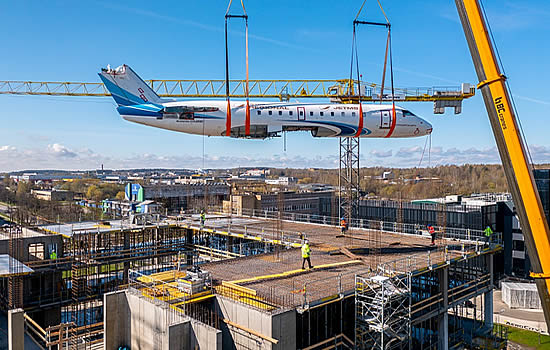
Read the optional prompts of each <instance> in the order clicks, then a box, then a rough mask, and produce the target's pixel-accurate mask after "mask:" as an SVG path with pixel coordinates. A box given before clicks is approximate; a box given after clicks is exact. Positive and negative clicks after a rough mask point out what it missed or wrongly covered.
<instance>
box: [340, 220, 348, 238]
mask: <svg viewBox="0 0 550 350" xmlns="http://www.w3.org/2000/svg"><path fill="white" fill-rule="evenodd" d="M340 229H341V230H342V231H341V232H342V234H344V233H345V232H346V231H347V230H348V223H347V221H346V219H345V218H344V217H343V216H342V220H340Z"/></svg>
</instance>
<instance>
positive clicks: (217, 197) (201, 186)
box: [124, 183, 229, 211]
mask: <svg viewBox="0 0 550 350" xmlns="http://www.w3.org/2000/svg"><path fill="white" fill-rule="evenodd" d="M124 193H125V199H126V200H127V201H132V202H136V201H137V202H143V201H146V200H153V201H155V202H157V203H160V204H162V205H163V207H164V208H166V209H168V210H169V211H180V210H186V209H188V207H190V206H191V204H193V203H195V202H197V201H204V198H207V199H208V201H210V203H208V205H216V204H217V205H220V204H221V203H222V201H223V200H224V199H227V198H228V196H229V186H228V185H226V184H223V183H193V184H178V185H141V184H139V183H129V184H127V185H126V188H125V192H124ZM203 205H205V203H203Z"/></svg>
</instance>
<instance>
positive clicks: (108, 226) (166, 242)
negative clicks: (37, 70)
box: [0, 0, 550, 350]
mask: <svg viewBox="0 0 550 350" xmlns="http://www.w3.org/2000/svg"><path fill="white" fill-rule="evenodd" d="M365 2H366V0H365V1H364V2H363V4H362V5H361V8H360V9H359V12H358V13H357V15H356V16H355V18H354V21H353V41H352V59H351V71H350V77H349V79H347V78H346V79H335V80H249V79H248V38H249V37H248V14H247V12H246V10H245V7H244V3H243V2H242V1H241V2H240V5H241V7H242V11H240V9H239V11H238V12H234V11H235V9H234V8H233V9H232V8H231V3H232V2H231V1H230V2H229V6H228V8H227V12H226V14H225V17H224V19H225V64H226V65H225V80H148V81H145V82H144V81H143V80H141V78H139V77H137V75H135V72H133V71H132V70H131V68H129V67H128V66H126V65H123V66H121V67H119V68H116V69H111V68H110V66H108V68H106V69H103V70H102V71H101V73H100V74H99V75H100V77H101V79H102V81H103V83H77V82H74V83H71V82H60V83H51V82H32V81H0V93H2V94H10V95H47V96H66V97H68V96H81V97H86V96H88V97H101V96H113V98H114V99H115V101H116V103H117V105H118V107H117V111H118V112H119V113H120V115H122V116H123V118H124V119H128V118H130V117H128V114H123V113H134V112H135V110H139V113H141V115H143V114H146V115H147V116H148V117H153V118H149V119H150V120H154V122H153V123H157V124H158V123H160V122H161V121H163V119H170V118H171V119H174V120H176V119H177V121H178V122H181V125H183V123H184V122H186V123H187V122H189V121H193V122H195V117H197V118H199V117H200V118H204V120H202V121H201V122H200V123H202V124H201V125H202V136H203V158H202V162H203V168H204V157H205V156H204V136H205V135H206V136H212V135H214V136H220V135H221V136H227V137H238V138H245V139H253V138H271V137H279V136H281V135H282V134H284V133H285V132H287V131H308V132H311V134H312V135H313V136H314V137H325V136H326V137H339V144H338V145H339V148H338V170H339V171H338V186H335V189H334V191H332V190H327V189H326V188H324V187H323V189H322V190H319V189H317V190H314V189H311V190H309V191H305V190H304V191H290V190H288V188H289V183H293V182H298V180H297V179H291V178H289V177H283V176H281V177H279V179H268V181H259V180H258V179H257V178H256V179H255V180H250V179H249V178H246V177H244V178H240V177H239V176H240V175H237V176H236V177H229V176H226V177H224V178H223V181H219V182H216V181H218V180H216V181H214V179H210V178H209V179H207V178H206V175H204V174H201V178H200V179H199V178H192V176H190V178H189V179H181V178H178V179H177V180H179V181H184V180H185V181H188V182H179V183H178V185H176V184H175V183H169V182H170V181H172V180H167V179H165V180H166V182H161V180H162V179H161V180H159V179H155V183H154V185H153V184H152V182H151V183H150V184H148V183H146V181H145V180H144V179H139V181H140V182H130V180H128V183H125V184H124V188H125V189H124V191H123V192H121V194H122V196H121V197H120V198H119V195H118V193H116V192H114V193H115V194H116V198H117V200H116V201H115V200H109V201H107V200H105V199H104V200H103V203H102V204H99V200H98V203H93V205H94V208H96V209H100V210H103V211H102V212H101V218H97V219H95V220H91V221H90V220H78V221H68V220H67V221H66V222H63V221H62V220H59V216H58V220H57V221H53V220H48V219H45V218H44V217H40V216H39V215H36V216H35V217H33V218H31V219H32V220H31V219H29V220H26V221H25V220H21V219H17V218H18V217H21V215H19V216H18V215H17V213H18V211H19V210H20V209H21V208H18V207H17V206H15V205H10V204H5V203H0V209H2V210H0V214H2V219H1V220H0V223H2V224H3V225H2V226H1V228H0V309H1V311H2V314H5V315H6V322H5V323H7V327H6V328H7V332H6V333H5V334H3V333H0V341H4V340H6V343H7V344H8V349H10V350H21V349H48V350H50V349H51V350H54V349H82V350H84V349H90V350H91V349H119V350H126V349H302V350H314V349H384V350H386V349H505V348H506V347H507V345H508V329H507V328H506V327H503V326H502V325H501V324H497V323H495V322H494V315H495V311H494V290H495V288H497V286H498V285H499V281H500V279H501V277H502V274H503V273H506V271H507V270H512V269H513V268H516V267H515V266H516V265H521V264H523V265H524V266H528V264H529V263H530V264H531V265H529V266H528V267H527V268H525V269H527V270H529V269H530V271H524V272H525V273H526V274H527V275H528V276H529V278H530V279H531V280H530V281H531V282H533V281H534V283H531V284H532V285H531V287H532V288H530V291H531V293H530V294H529V297H524V298H523V299H528V298H529V300H530V302H529V304H530V305H535V304H537V303H536V302H534V301H533V298H534V296H536V294H535V290H536V291H538V295H539V296H540V297H541V298H540V308H541V309H542V311H541V313H542V312H544V316H545V319H546V320H550V298H549V297H548V296H549V293H548V290H549V288H550V282H549V281H550V278H549V276H550V261H549V260H548V256H547V255H548V252H550V239H549V237H550V229H549V228H548V223H547V221H546V216H545V210H546V208H545V207H544V208H543V205H542V203H541V198H540V193H542V192H541V191H542V190H541V189H540V188H539V189H537V186H536V184H535V180H534V177H533V176H534V175H533V169H532V164H531V163H530V161H529V160H530V159H529V157H528V156H527V151H526V146H525V141H524V140H523V139H522V135H521V134H520V132H519V131H518V130H519V128H518V127H517V122H516V116H515V107H514V108H512V103H511V102H510V101H509V100H508V99H509V97H510V96H509V95H510V94H509V92H508V90H507V85H505V79H506V77H505V76H504V74H503V73H501V70H500V66H499V63H498V60H497V59H496V55H495V52H494V48H493V47H494V44H493V42H492V38H491V37H490V36H489V34H488V31H487V23H486V17H485V14H484V12H483V11H484V10H483V8H482V7H481V6H480V4H479V2H478V1H477V0H464V1H461V0H456V7H457V9H458V14H459V15H458V17H459V18H460V20H461V23H462V25H463V28H464V34H465V36H466V39H467V42H468V46H469V49H470V52H471V54H472V58H473V61H474V66H475V69H476V72H477V74H478V78H479V82H480V83H479V85H477V88H478V89H480V90H481V92H482V93H483V97H484V101H485V103H486V106H487V113H488V114H489V119H490V121H491V126H492V127H493V132H494V134H495V139H496V143H497V148H498V151H499V152H500V153H499V154H500V157H501V160H502V165H503V169H504V173H505V176H506V180H507V184H508V188H509V192H510V193H506V194H490V195H489V194H482V195H480V194H476V195H473V194H472V198H470V202H467V201H463V200H462V198H459V197H461V196H447V198H443V199H441V200H439V199H437V200H428V199H424V200H421V201H420V202H421V203H413V201H406V200H402V199H399V200H396V201H393V202H390V201H385V200H383V198H382V199H380V200H379V199H373V200H371V199H369V198H368V192H367V193H365V190H364V189H362V188H361V180H363V179H364V177H363V176H361V167H360V163H359V162H360V159H361V156H360V154H359V150H360V145H359V140H360V137H366V136H368V135H369V134H370V133H371V131H370V130H367V132H365V131H364V127H365V125H368V124H367V123H368V122H370V121H369V118H368V116H369V114H368V113H371V112H372V111H368V110H367V107H364V106H363V104H362V103H363V102H365V103H371V104H372V105H374V103H376V102H379V103H380V106H383V105H382V102H389V103H390V104H388V105H386V106H387V110H378V109H376V110H374V112H372V113H378V114H375V116H376V123H379V125H378V124H377V125H378V126H377V131H380V135H381V136H376V137H383V138H389V137H390V136H392V133H393V131H394V129H395V127H396V124H397V120H398V116H397V115H398V114H399V115H400V118H403V117H405V116H407V118H409V119H407V120H411V121H410V123H418V124H411V125H413V128H412V129H411V130H409V131H410V133H409V134H406V133H404V134H401V135H397V136H396V135H394V136H395V137H414V136H418V134H419V133H424V134H423V135H426V144H427V142H428V138H429V137H430V135H431V132H432V126H431V125H430V124H429V123H428V122H427V121H425V120H423V119H421V118H419V117H417V116H416V115H414V114H413V113H412V112H410V111H407V110H403V109H401V108H396V105H395V103H396V101H403V102H431V103H433V111H434V114H443V113H444V112H445V110H446V109H452V111H453V112H454V113H455V114H460V113H461V112H462V103H463V101H464V100H467V99H469V98H471V97H473V96H474V95H475V91H476V88H475V87H474V86H473V85H472V86H470V84H469V83H463V84H462V85H461V86H455V87H451V88H436V87H433V88H425V89H424V88H423V89H421V88H414V89H399V88H396V87H394V81H393V80H394V79H393V78H394V77H393V74H394V72H393V63H392V51H391V50H392V48H391V25H390V22H389V20H388V18H387V17H386V13H385V12H384V9H383V8H382V5H381V3H380V1H376V4H377V6H379V9H380V10H381V14H382V15H383V18H384V19H385V21H384V22H373V21H371V20H361V19H360V18H362V17H364V13H363V15H362V12H361V11H362V10H363V5H365ZM236 6H238V5H236ZM234 7H235V6H234ZM230 20H231V21H234V20H239V21H241V20H243V22H244V28H245V31H244V32H243V36H244V38H245V45H246V79H245V80H230V79H229V54H228V51H229V49H228V23H229V22H230ZM359 26H367V27H372V26H374V27H378V28H382V29H383V30H384V31H385V32H384V33H387V39H386V37H384V38H385V39H386V40H385V41H386V47H385V52H384V62H383V67H384V68H383V77H382V83H381V84H373V83H365V82H364V81H362V75H361V74H360V72H359V63H358V53H357V46H358V39H357V36H358V34H357V33H358V31H357V29H358V28H359ZM387 71H388V72H387ZM386 72H387V73H388V80H390V83H389V84H386ZM126 74H128V75H127V76H128V77H133V75H132V74H134V75H135V76H136V77H137V79H136V81H138V82H139V83H140V84H141V83H143V84H146V85H147V88H146V89H145V90H144V89H142V88H141V87H140V88H139V89H138V90H137V91H138V95H139V97H135V96H133V95H131V94H129V93H127V91H125V90H124V89H123V87H124V86H122V84H123V83H120V84H121V85H120V86H119V85H117V84H118V83H119V82H120V81H117V80H116V79H122V81H123V80H124V79H126V78H125V77H126ZM355 75H356V77H355ZM121 76H124V77H123V78H120V77H121ZM109 79H112V80H109ZM121 86H122V87H121ZM121 91H122V92H121ZM151 92H152V96H153V97H154V98H155V99H158V101H157V100H151V101H149V100H148V96H146V95H147V93H151ZM161 97H162V98H165V97H168V98H192V97H193V98H201V99H209V98H219V99H223V100H222V101H221V102H222V103H223V104H224V107H223V108H220V107H219V106H218V105H220V104H219V103H218V104H217V105H208V106H188V105H177V104H176V102H175V100H170V102H166V101H165V102H166V103H169V105H166V106H165V105H163V104H162V103H164V102H162V101H163V100H161ZM134 98H137V99H138V102H139V103H136V102H135V101H133V100H132V99H134ZM232 98H245V99H246V101H241V102H242V105H240V106H238V108H234V107H232V105H231V99H232ZM249 98H256V99H263V98H266V99H271V100H273V99H279V100H280V101H285V102H288V101H289V100H290V99H293V98H294V99H295V98H316V99H319V98H323V99H329V100H330V101H331V103H334V104H338V105H339V106H340V105H342V106H343V107H338V108H341V110H340V109H339V110H338V112H336V113H337V114H336V115H335V112H334V111H332V109H331V108H332V107H330V106H325V107H323V106H321V107H315V108H318V110H317V109H316V110H315V112H314V110H313V109H307V112H306V108H313V107H303V106H301V105H300V106H298V107H296V110H295V111H296V115H295V116H296V120H293V121H292V122H293V123H294V122H295V123H294V124H291V125H276V126H273V125H271V124H266V125H255V124H254V122H252V124H251V118H252V117H251V110H252V111H253V112H254V113H252V114H253V116H255V117H257V116H261V115H262V114H261V113H262V111H265V112H264V115H265V114H267V115H268V116H273V118H275V116H282V115H283V111H284V112H285V113H287V114H286V115H287V116H289V117H290V116H292V115H293V114H292V112H293V111H290V110H288V109H287V108H286V106H283V107H281V106H278V105H277V106H275V107H273V106H270V105H269V104H267V105H265V106H262V105H254V106H253V107H251V106H250V103H249ZM159 101H160V102H159ZM129 102H132V103H129ZM217 102H220V101H217ZM225 104H226V105H225ZM136 106H137V107H136ZM159 106H160V107H159ZM258 106H259V107H258ZM266 106H267V107H266ZM377 106H378V105H377ZM346 108H348V109H350V110H349V114H346V113H347V111H344V110H345V109H346ZM363 108H365V111H367V112H363ZM377 108H378V107H377ZM379 108H382V107H379ZM236 109H240V110H242V116H243V120H244V121H243V123H244V124H243V125H237V123H238V120H239V119H238V114H237V112H236ZM352 109H353V111H352ZM129 111H130V112H129ZM330 111H332V112H330ZM135 113H138V112H135ZM199 113H202V114H204V113H219V114H220V115H221V116H222V117H220V116H213V115H209V116H206V117H204V115H203V116H200V115H199ZM232 113H233V114H232ZM314 113H316V114H315V117H318V118H321V117H324V113H326V115H329V113H331V115H330V116H331V117H334V118H337V117H339V116H342V117H351V116H353V117H356V113H357V127H354V128H348V129H349V130H351V131H349V130H348V131H346V130H345V127H342V126H341V125H342V123H340V124H338V125H340V126H338V127H339V128H340V129H338V133H334V134H332V131H330V130H333V129H328V128H327V129H323V128H322V127H318V126H311V125H306V126H304V125H305V124H304V123H305V122H306V114H307V115H308V118H311V119H309V120H314ZM340 113H341V114H340ZM130 115H131V114H130ZM133 116H134V117H135V116H136V115H133ZM208 118H210V120H216V119H220V120H222V124H223V125H222V124H220V127H219V128H218V127H217V126H216V128H218V129H215V128H214V129H215V130H216V131H215V132H216V133H217V134H212V135H210V134H207V133H206V132H205V124H206V121H205V120H207V119H208ZM232 118H233V119H232ZM281 118H282V117H281ZM364 118H365V120H364ZM413 118H415V119H413ZM258 119H260V118H259V117H258ZM378 119H379V120H378ZM309 120H308V121H309ZM317 122H318V123H319V124H320V123H321V122H320V121H317ZM138 123H142V122H140V121H138ZM174 123H175V122H174ZM300 123H302V124H300ZM142 124H145V123H142ZM146 125H147V124H146ZM151 125H153V126H157V125H156V124H151ZM421 125H422V126H421ZM507 125H508V126H510V125H511V126H512V127H507ZM159 127H160V126H159ZM369 127H370V126H369ZM164 128H167V129H170V130H175V131H182V130H183V131H182V132H188V131H185V129H182V130H178V129H176V128H175V127H164ZM378 129H381V130H378ZM189 130H191V129H189ZM196 130H198V129H196ZM196 130H195V131H189V132H188V133H195V134H197V135H200V131H196ZM327 130H329V131H330V132H331V133H328V131H327ZM323 133H325V134H323ZM327 133H328V134H327ZM284 135H286V134H284ZM429 140H430V141H429V142H430V147H431V138H429ZM285 150H286V139H285ZM425 150H426V146H425V147H424V151H425ZM424 151H423V152H422V157H424ZM421 161H422V159H421ZM102 168H103V166H102ZM102 170H103V169H102ZM203 175H204V176H203ZM202 177H204V179H202ZM98 179H101V181H105V182H106V181H107V179H106V178H99V177H98ZM18 180H19V179H18ZM199 180H200V181H202V180H204V182H202V183H200V181H199ZM371 180H372V179H371ZM136 181H137V180H136ZM415 181H416V180H415ZM99 182H100V181H99V180H98V181H97V183H99ZM269 182H270V183H271V184H270V185H269V186H268V185H267V184H268V183H269ZM274 183H275V185H273V184H274ZM94 186H95V185H94ZM312 187H313V186H312ZM321 187H322V186H321ZM96 189H97V188H96ZM38 192H40V195H41V196H45V197H43V198H48V199H45V200H49V201H52V200H54V198H55V197H56V196H59V197H61V196H62V193H61V192H62V191H57V192H56V191H54V190H53V189H50V190H49V191H47V190H42V191H38ZM333 192H334V193H333ZM90 193H92V194H93V191H90ZM48 195H49V196H48ZM63 195H68V193H67V192H63ZM113 196H114V195H113ZM490 196H492V197H495V198H496V197H501V199H502V198H504V199H502V200H500V199H499V200H497V199H495V198H490ZM449 197H453V198H449ZM67 198H68V197H67ZM70 198H71V199H72V193H71V196H70ZM121 198H124V200H122V199H121ZM159 198H160V199H161V200H162V203H163V204H162V205H161V204H159V205H157V204H156V203H154V202H155V200H158V199H159ZM66 200H67V199H66V198H65V199H63V201H66ZM83 202H84V201H81V202H80V203H83ZM464 203H466V204H464ZM467 203H477V204H476V205H477V207H475V208H474V205H472V206H469V205H468V204H467ZM545 203H546V202H545ZM107 204H109V207H107ZM545 205H547V204H545ZM3 206H6V210H4V209H3ZM51 208H53V206H51ZM137 208H139V210H138V209H137ZM52 211H53V209H52ZM90 212H92V209H89V210H88V213H90ZM93 213H94V218H95V212H93ZM380 213H382V214H380ZM52 215H53V213H52ZM109 216H111V218H109ZM373 218H377V219H373ZM499 220H500V221H499ZM514 220H515V221H514ZM4 222H5V224H4ZM519 222H521V228H520V227H519ZM491 227H493V229H491ZM514 230H515V231H514ZM504 231H506V233H505V232H504ZM518 232H519V233H518ZM505 234H506V235H507V237H508V238H507V240H506V242H510V243H506V244H507V246H506V249H505V238H504V235H505ZM520 241H521V244H519V243H513V248H512V247H510V244H512V243H511V242H520ZM523 246H525V250H524V251H526V252H527V253H528V258H529V259H530V262H525V263H523V260H525V257H526V256H525V252H523V255H522V254H520V253H517V252H518V251H519V249H520V247H523ZM503 256H504V258H503ZM507 256H510V257H509V258H507ZM520 257H522V258H523V260H522V261H519V259H520ZM514 259H515V260H514ZM502 261H504V263H502V264H501V262H502ZM518 261H519V262H518ZM514 264H515V265H514ZM497 265H499V266H497ZM500 265H502V266H500ZM518 269H519V268H518ZM535 285H536V287H535ZM513 288H516V289H515V290H521V286H516V285H511V284H510V285H508V286H505V288H503V290H506V293H512V292H510V291H511V290H512V289H513ZM515 295H519V292H517V293H516V294H515ZM506 297H507V298H508V299H510V297H509V296H508V294H507V296H506ZM534 299H536V298H534ZM520 301H525V300H520ZM536 301H538V300H536ZM510 303H511V301H510ZM537 307H539V305H538V304H537ZM541 317H542V316H541ZM2 322H4V321H2ZM4 338H6V339H4Z"/></svg>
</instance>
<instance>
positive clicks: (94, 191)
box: [86, 185, 103, 201]
mask: <svg viewBox="0 0 550 350" xmlns="http://www.w3.org/2000/svg"><path fill="white" fill-rule="evenodd" d="M86 198H88V199H92V200H94V201H100V200H102V199H103V191H102V190H101V189H100V188H99V187H97V186H96V185H91V186H90V187H88V191H87V192H86Z"/></svg>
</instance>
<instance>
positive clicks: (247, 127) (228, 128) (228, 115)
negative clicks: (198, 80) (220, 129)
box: [225, 0, 250, 136]
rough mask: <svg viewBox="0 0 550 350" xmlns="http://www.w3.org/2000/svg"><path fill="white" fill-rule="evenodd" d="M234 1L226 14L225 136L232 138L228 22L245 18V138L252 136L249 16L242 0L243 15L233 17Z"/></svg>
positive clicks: (231, 0) (230, 1)
mask: <svg viewBox="0 0 550 350" xmlns="http://www.w3.org/2000/svg"><path fill="white" fill-rule="evenodd" d="M232 2H233V0H229V5H228V6H227V11H226V12H225V95H226V98H227V112H226V119H225V136H231V102H230V99H229V94H230V87H229V48H228V45H227V22H228V19H229V18H232V17H237V18H243V19H244V20H245V46H246V85H245V92H244V93H245V96H246V117H245V136H250V102H249V97H248V95H249V90H248V87H249V84H248V15H247V14H246V9H245V7H244V2H243V0H241V6H242V8H243V14H242V15H231V14H229V10H230V9H231V4H232Z"/></svg>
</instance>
